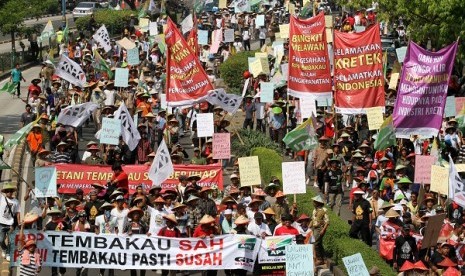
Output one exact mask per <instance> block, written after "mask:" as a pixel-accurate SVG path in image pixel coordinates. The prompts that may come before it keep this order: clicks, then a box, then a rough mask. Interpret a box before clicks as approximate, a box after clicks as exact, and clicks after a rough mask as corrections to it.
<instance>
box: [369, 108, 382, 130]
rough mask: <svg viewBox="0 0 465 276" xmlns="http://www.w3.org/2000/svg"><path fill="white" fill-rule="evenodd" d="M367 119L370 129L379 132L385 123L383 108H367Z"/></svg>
mask: <svg viewBox="0 0 465 276" xmlns="http://www.w3.org/2000/svg"><path fill="white" fill-rule="evenodd" d="M365 110H366V113H367V118H368V129H369V130H377V129H379V128H380V127H381V125H382V124H383V122H384V118H383V107H381V106H377V107H371V108H366V109H365Z"/></svg>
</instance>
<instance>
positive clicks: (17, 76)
mask: <svg viewBox="0 0 465 276" xmlns="http://www.w3.org/2000/svg"><path fill="white" fill-rule="evenodd" d="M21 77H22V74H21V71H20V70H18V69H16V68H15V69H13V70H11V78H12V80H13V82H14V83H18V82H20V81H21Z"/></svg>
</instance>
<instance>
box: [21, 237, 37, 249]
mask: <svg viewBox="0 0 465 276" xmlns="http://www.w3.org/2000/svg"><path fill="white" fill-rule="evenodd" d="M31 246H37V242H36V240H35V239H29V240H27V242H26V243H25V244H24V246H23V248H29V247H31Z"/></svg>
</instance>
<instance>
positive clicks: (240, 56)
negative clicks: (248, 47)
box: [220, 51, 255, 94]
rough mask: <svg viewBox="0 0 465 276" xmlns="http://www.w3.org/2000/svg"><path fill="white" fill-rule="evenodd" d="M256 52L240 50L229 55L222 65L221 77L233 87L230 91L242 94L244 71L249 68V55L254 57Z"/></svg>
mask: <svg viewBox="0 0 465 276" xmlns="http://www.w3.org/2000/svg"><path fill="white" fill-rule="evenodd" d="M254 56H255V52H251V51H247V52H240V53H237V54H234V55H232V56H231V57H229V58H228V59H227V60H226V61H225V62H223V63H222V64H221V65H220V77H221V78H222V79H223V80H224V82H225V83H226V85H227V86H228V87H229V88H230V89H231V90H230V92H232V93H237V94H240V93H241V92H242V87H243V85H244V84H243V73H244V71H246V70H248V68H249V63H248V59H247V58H248V57H254Z"/></svg>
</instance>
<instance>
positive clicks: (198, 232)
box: [192, 215, 218, 239]
mask: <svg viewBox="0 0 465 276" xmlns="http://www.w3.org/2000/svg"><path fill="white" fill-rule="evenodd" d="M217 233H218V231H217V228H216V226H215V218H213V217H212V216H210V215H204V216H203V217H202V219H201V220H200V221H199V225H198V226H197V228H195V230H194V234H193V235H192V236H193V237H194V238H202V239H204V238H206V237H210V238H213V237H214V236H215V234H217Z"/></svg>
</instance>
